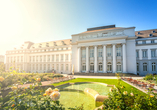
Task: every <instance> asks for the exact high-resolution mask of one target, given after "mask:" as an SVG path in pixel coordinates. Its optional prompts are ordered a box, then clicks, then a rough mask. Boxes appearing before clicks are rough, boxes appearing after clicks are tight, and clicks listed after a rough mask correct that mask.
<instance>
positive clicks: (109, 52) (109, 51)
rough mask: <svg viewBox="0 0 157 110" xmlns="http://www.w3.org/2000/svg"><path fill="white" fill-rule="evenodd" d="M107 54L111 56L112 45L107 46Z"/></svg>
mask: <svg viewBox="0 0 157 110" xmlns="http://www.w3.org/2000/svg"><path fill="white" fill-rule="evenodd" d="M107 56H108V57H110V56H111V47H109V48H107Z"/></svg>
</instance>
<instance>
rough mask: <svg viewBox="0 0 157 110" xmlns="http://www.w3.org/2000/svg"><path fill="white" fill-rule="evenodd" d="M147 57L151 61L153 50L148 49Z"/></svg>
mask: <svg viewBox="0 0 157 110" xmlns="http://www.w3.org/2000/svg"><path fill="white" fill-rule="evenodd" d="M147 55H148V59H151V50H150V49H148V51H147Z"/></svg>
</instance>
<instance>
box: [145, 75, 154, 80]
mask: <svg viewBox="0 0 157 110" xmlns="http://www.w3.org/2000/svg"><path fill="white" fill-rule="evenodd" d="M144 80H153V75H152V74H147V75H146V76H145V78H144Z"/></svg>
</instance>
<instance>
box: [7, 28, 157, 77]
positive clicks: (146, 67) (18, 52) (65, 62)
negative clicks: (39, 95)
mask: <svg viewBox="0 0 157 110" xmlns="http://www.w3.org/2000/svg"><path fill="white" fill-rule="evenodd" d="M148 33H149V35H147V34H148ZM150 33H151V34H150ZM135 34H136V35H135ZM143 36H144V37H145V36H146V37H147V38H143ZM149 36H150V37H149ZM155 36H156V37H155ZM156 44H157V29H156V30H153V31H152V30H146V31H140V32H135V27H129V28H119V27H115V25H110V26H107V27H106V26H104V27H96V28H89V29H87V31H85V32H83V33H79V34H74V35H72V39H67V40H60V41H51V42H44V43H32V42H25V43H24V44H23V45H22V46H21V47H20V48H18V49H14V50H11V51H7V52H6V70H9V68H10V67H12V66H13V65H15V68H19V70H20V71H23V70H24V71H26V72H39V73H42V72H52V71H53V72H54V71H55V72H56V73H72V67H74V72H75V73H77V72H83V73H91V72H94V73H104V74H105V73H118V72H120V73H134V74H139V75H146V74H147V73H156V74H157V69H156V68H157V65H156V64H157V45H156Z"/></svg>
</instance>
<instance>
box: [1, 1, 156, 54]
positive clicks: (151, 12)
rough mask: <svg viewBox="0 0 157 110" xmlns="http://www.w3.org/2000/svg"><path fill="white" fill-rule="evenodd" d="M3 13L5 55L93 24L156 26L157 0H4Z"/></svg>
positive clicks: (2, 30) (69, 35) (93, 25)
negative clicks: (26, 42) (32, 43)
mask: <svg viewBox="0 0 157 110" xmlns="http://www.w3.org/2000/svg"><path fill="white" fill-rule="evenodd" d="M0 13H1V17H0V24H1V25H0V30H1V32H0V37H1V40H0V54H2V55H4V54H5V52H6V50H11V49H13V48H14V47H17V46H20V45H22V44H23V43H24V42H25V41H32V42H46V41H53V40H61V39H69V38H71V35H72V34H77V33H80V32H83V31H86V29H87V28H90V27H97V26H104V25H110V24H115V25H116V26H117V27H132V26H135V27H136V28H135V30H136V31H138V30H147V29H157V14H156V13H157V0H3V1H0ZM4 47H5V48H4Z"/></svg>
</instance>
